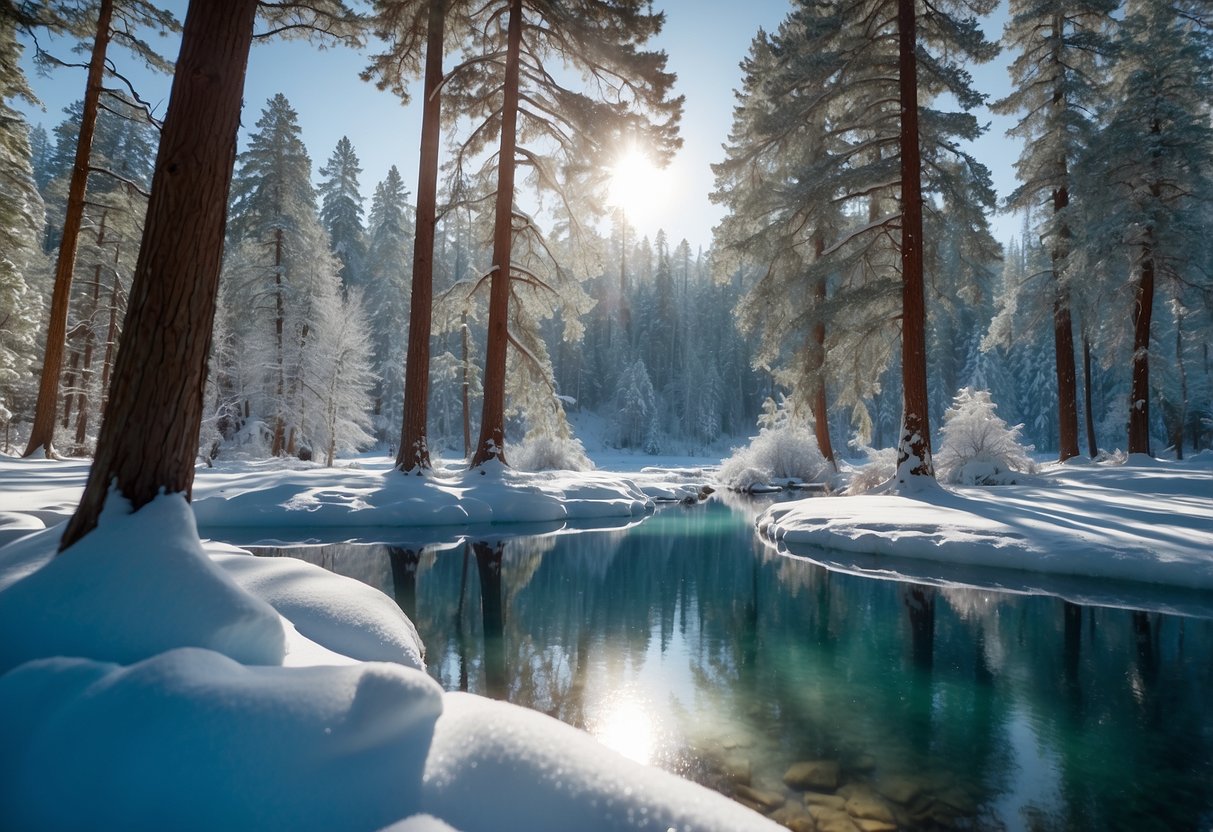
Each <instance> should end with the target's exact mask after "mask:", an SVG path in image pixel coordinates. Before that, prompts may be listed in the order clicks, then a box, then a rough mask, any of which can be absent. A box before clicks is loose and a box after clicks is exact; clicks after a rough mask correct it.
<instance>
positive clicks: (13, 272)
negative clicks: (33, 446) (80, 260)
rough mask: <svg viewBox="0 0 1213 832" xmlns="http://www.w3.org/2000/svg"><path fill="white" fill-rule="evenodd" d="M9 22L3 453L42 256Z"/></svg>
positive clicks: (0, 27)
mask: <svg viewBox="0 0 1213 832" xmlns="http://www.w3.org/2000/svg"><path fill="white" fill-rule="evenodd" d="M20 56H21V46H20V44H18V42H17V39H16V36H15V31H14V28H13V23H12V21H11V20H9V19H8V18H6V17H0V170H3V171H4V176H2V177H0V422H2V423H3V437H2V441H3V444H2V446H0V447H3V448H4V451H5V452H6V453H7V452H8V448H9V442H10V440H11V438H12V437H11V434H10V427H11V422H12V421H13V418H14V415H15V414H16V413H18V412H20V410H21V408H20V406H19V405H18V403H17V402H18V400H19V399H21V398H23V397H24V396H25V395H26V394H28V392H29V391H28V390H27V388H28V387H29V386H30V382H31V380H32V377H31V375H30V371H31V368H32V367H33V366H34V364H35V362H36V361H37V350H38V334H39V330H40V328H41V327H40V323H41V315H42V299H41V297H40V295H39V293H38V291H37V284H35V283H32V282H31V279H30V278H31V277H32V272H35V271H37V270H38V269H39V267H40V263H39V261H40V260H41V257H42V252H41V249H40V247H39V245H38V243H39V239H40V237H41V232H42V223H43V208H42V197H41V196H40V195H39V193H38V187H37V183H36V182H35V180H34V171H33V168H32V166H31V155H32V151H31V148H30V142H29V136H30V131H29V125H28V124H27V123H26V121H25V118H24V117H23V116H22V115H21V113H20V112H19V111H18V110H17V109H15V108H14V107H13V106H12V104H13V103H14V102H15V101H17V100H25V101H33V100H34V98H33V93H32V92H31V91H30V89H29V86H28V85H27V83H26V80H25V74H24V73H23V72H22V71H21V66H20V64H19V62H18V61H19V58H20Z"/></svg>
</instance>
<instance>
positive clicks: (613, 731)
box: [590, 694, 658, 765]
mask: <svg viewBox="0 0 1213 832" xmlns="http://www.w3.org/2000/svg"><path fill="white" fill-rule="evenodd" d="M590 733H591V734H593V735H594V736H595V737H596V738H597V739H598V741H599V742H601V743H602V744H603V745H605V746H606V747H607V748H610V749H612V750H614V751H618V752H619V753H620V754H622V755H623V756H625V757H627V758H628V759H630V760H635V761H636V762H638V763H644V764H646V765H647V764H649V763H652V762H653V760H654V757H655V756H656V751H657V734H658V731H657V725H656V723H655V720H654V718H653V713H652V711H651V710H649V708H648V707H647V706H646V704H645V703H644V702H642V701H641V700H640V699H638V698H636V697H634V696H632V695H630V694H623V695H621V696H618V697H615V698H613V699H610V700H608V701H607V702H606V703H604V710H603V711H602V713H600V714H599V716H598V718H597V719H595V720H594V721H593V723H592V724H591V725H590Z"/></svg>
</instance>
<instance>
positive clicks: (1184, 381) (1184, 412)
mask: <svg viewBox="0 0 1213 832" xmlns="http://www.w3.org/2000/svg"><path fill="white" fill-rule="evenodd" d="M1176 306H1177V307H1178V298H1177V299H1176ZM1183 332H1184V316H1183V313H1182V312H1180V313H1179V314H1178V315H1176V316H1175V369H1176V370H1177V371H1178V372H1179V402H1178V404H1177V407H1176V408H1175V409H1176V410H1178V411H1179V412H1178V413H1177V414H1176V417H1175V435H1174V439H1173V441H1172V444H1173V445H1175V458H1176V459H1183V458H1184V423H1185V422H1187V421H1188V371H1187V368H1185V367H1184V342H1183ZM1192 450H1193V451H1195V450H1196V448H1193V449H1192Z"/></svg>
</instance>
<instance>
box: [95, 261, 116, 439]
mask: <svg viewBox="0 0 1213 832" xmlns="http://www.w3.org/2000/svg"><path fill="white" fill-rule="evenodd" d="M117 264H118V250H117V248H115V249H114V282H113V285H112V286H111V287H110V322H109V327H108V328H107V329H106V334H105V358H104V359H103V360H102V362H101V405H100V407H98V408H97V413H98V415H100V417H101V418H102V419H104V418H105V406H106V404H108V402H109V389H110V372H111V371H112V370H113V367H114V351H115V349H116V348H117V346H118V301H119V299H120V296H121V292H120V290H121V288H122V286H121V284H120V283H119V280H118V268H117Z"/></svg>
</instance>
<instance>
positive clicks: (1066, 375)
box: [1053, 257, 1078, 462]
mask: <svg viewBox="0 0 1213 832" xmlns="http://www.w3.org/2000/svg"><path fill="white" fill-rule="evenodd" d="M1053 262H1054V264H1055V265H1054V269H1056V263H1057V262H1058V261H1057V258H1056V257H1054V259H1053ZM1053 274H1054V278H1053V280H1054V295H1053V347H1054V350H1053V352H1054V355H1055V357H1056V366H1057V449H1058V451H1057V460H1058V462H1065V461H1066V460H1067V459H1069V458H1070V457H1075V456H1078V383H1077V379H1076V373H1075V372H1074V326H1073V324H1072V323H1071V320H1070V293H1069V291H1068V290H1067V289H1065V288H1064V287H1062V286H1060V285H1056V281H1057V277H1056V274H1057V272H1056V271H1054V272H1053Z"/></svg>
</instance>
